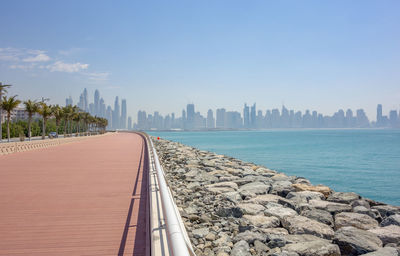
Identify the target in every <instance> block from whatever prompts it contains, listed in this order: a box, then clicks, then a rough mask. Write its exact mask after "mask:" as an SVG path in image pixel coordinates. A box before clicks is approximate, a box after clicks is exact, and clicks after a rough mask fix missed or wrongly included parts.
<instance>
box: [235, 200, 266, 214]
mask: <svg viewBox="0 0 400 256" xmlns="http://www.w3.org/2000/svg"><path fill="white" fill-rule="evenodd" d="M237 206H238V207H239V209H240V210H241V211H242V212H243V213H244V214H249V215H257V214H260V213H262V212H264V209H265V207H264V206H262V205H259V204H251V203H240V204H238V205H237Z"/></svg>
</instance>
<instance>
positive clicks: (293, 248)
mask: <svg viewBox="0 0 400 256" xmlns="http://www.w3.org/2000/svg"><path fill="white" fill-rule="evenodd" d="M282 250H283V251H286V250H287V251H290V252H296V253H297V254H298V255H300V256H340V250H339V247H338V246H337V245H336V244H331V243H330V242H329V241H327V240H316V241H310V242H305V243H296V244H287V245H285V247H283V248H282Z"/></svg>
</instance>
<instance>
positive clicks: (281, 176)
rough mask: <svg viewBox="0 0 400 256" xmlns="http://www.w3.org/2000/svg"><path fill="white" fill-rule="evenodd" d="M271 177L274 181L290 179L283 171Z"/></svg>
mask: <svg viewBox="0 0 400 256" xmlns="http://www.w3.org/2000/svg"><path fill="white" fill-rule="evenodd" d="M271 179H272V180H274V181H278V180H289V177H288V176H287V175H285V174H283V173H278V174H275V175H274V176H272V177H271Z"/></svg>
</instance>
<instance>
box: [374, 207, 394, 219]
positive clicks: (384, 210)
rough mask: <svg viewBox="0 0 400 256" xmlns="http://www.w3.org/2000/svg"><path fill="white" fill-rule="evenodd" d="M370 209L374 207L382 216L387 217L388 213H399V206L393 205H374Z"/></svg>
mask: <svg viewBox="0 0 400 256" xmlns="http://www.w3.org/2000/svg"><path fill="white" fill-rule="evenodd" d="M372 209H376V210H378V211H379V213H380V214H381V216H382V218H385V217H389V216H390V215H394V214H400V207H397V206H393V205H386V204H385V205H376V206H373V207H372Z"/></svg>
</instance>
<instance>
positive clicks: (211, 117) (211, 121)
mask: <svg viewBox="0 0 400 256" xmlns="http://www.w3.org/2000/svg"><path fill="white" fill-rule="evenodd" d="M207 128H208V129H213V128H215V119H214V115H213V111H212V110H211V109H209V110H208V112H207Z"/></svg>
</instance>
